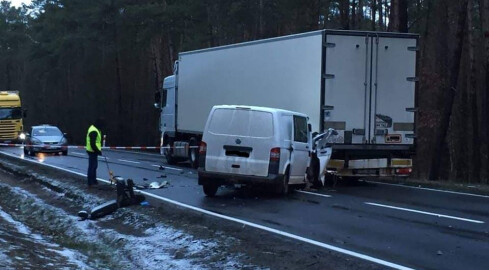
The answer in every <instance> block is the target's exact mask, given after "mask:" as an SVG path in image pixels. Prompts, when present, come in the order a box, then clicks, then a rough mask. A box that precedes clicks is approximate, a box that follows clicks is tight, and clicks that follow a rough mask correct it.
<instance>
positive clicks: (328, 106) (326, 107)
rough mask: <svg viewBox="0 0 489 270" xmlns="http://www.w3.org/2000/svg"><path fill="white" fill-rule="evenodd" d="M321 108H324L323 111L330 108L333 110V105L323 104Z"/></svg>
mask: <svg viewBox="0 0 489 270" xmlns="http://www.w3.org/2000/svg"><path fill="white" fill-rule="evenodd" d="M323 110H325V111H332V110H334V106H332V105H323Z"/></svg>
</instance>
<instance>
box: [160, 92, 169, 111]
mask: <svg viewBox="0 0 489 270" xmlns="http://www.w3.org/2000/svg"><path fill="white" fill-rule="evenodd" d="M161 93H162V94H163V95H162V96H161V108H165V107H166V99H167V96H168V90H167V89H163V91H161Z"/></svg>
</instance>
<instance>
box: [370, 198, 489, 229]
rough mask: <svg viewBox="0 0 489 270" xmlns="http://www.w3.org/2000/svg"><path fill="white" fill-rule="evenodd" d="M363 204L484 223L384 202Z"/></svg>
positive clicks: (478, 221)
mask: <svg viewBox="0 0 489 270" xmlns="http://www.w3.org/2000/svg"><path fill="white" fill-rule="evenodd" d="M365 204H368V205H372V206H378V207H384V208H390V209H395V210H401V211H407V212H413V213H418V214H423V215H429V216H435V217H442V218H450V219H456V220H461V221H467V222H472V223H478V224H484V223H485V222H484V221H480V220H474V219H468V218H461V217H454V216H448V215H442V214H437V213H432V212H425V211H419V210H414V209H409V208H402V207H396V206H390V205H385V204H378V203H371V202H365Z"/></svg>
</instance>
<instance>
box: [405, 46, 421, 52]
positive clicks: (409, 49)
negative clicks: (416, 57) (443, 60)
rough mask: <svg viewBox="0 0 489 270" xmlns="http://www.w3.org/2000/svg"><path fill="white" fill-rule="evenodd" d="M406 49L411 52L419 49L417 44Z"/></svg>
mask: <svg viewBox="0 0 489 270" xmlns="http://www.w3.org/2000/svg"><path fill="white" fill-rule="evenodd" d="M407 49H408V51H412V52H417V51H419V47H418V46H409V47H408V48H407Z"/></svg>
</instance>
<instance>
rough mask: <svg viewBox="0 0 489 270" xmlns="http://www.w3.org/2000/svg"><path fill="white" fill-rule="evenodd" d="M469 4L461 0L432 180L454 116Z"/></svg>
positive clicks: (436, 141) (438, 168) (434, 178)
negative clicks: (453, 110)
mask: <svg viewBox="0 0 489 270" xmlns="http://www.w3.org/2000/svg"><path fill="white" fill-rule="evenodd" d="M467 4H468V0H461V2H460V7H459V12H458V14H459V17H458V23H457V34H456V37H455V38H456V43H455V44H456V47H455V50H454V55H453V64H452V67H451V70H450V76H449V77H450V83H449V89H447V90H446V91H447V93H446V98H445V104H444V107H443V113H442V115H441V119H440V127H439V129H438V134H437V136H436V139H435V145H434V149H433V153H434V155H433V160H432V163H431V169H430V176H429V178H430V180H438V179H439V177H440V169H441V168H440V165H441V158H442V155H440V153H441V152H442V149H443V145H444V144H445V142H446V138H447V133H448V128H449V125H450V119H451V116H452V109H453V101H454V97H455V91H457V85H458V78H459V71H460V63H461V61H462V48H463V43H464V34H465V29H466V27H465V24H466V21H467Z"/></svg>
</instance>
